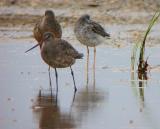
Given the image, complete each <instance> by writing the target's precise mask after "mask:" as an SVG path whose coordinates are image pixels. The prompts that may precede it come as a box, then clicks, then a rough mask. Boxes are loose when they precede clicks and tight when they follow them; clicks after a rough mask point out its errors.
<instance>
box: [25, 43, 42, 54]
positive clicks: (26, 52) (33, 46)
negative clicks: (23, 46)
mask: <svg viewBox="0 0 160 129" xmlns="http://www.w3.org/2000/svg"><path fill="white" fill-rule="evenodd" d="M37 46H39V44H36V45H35V46H33V47H32V48H30V49H28V50H27V51H25V53H27V52H29V51H30V50H32V49H34V48H36V47H37Z"/></svg>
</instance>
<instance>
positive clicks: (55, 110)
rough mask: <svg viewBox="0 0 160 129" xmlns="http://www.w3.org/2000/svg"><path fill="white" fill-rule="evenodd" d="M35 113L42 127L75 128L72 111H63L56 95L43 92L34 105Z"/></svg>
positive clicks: (44, 128) (54, 128)
mask: <svg viewBox="0 0 160 129" xmlns="http://www.w3.org/2000/svg"><path fill="white" fill-rule="evenodd" d="M33 107H34V108H33V109H34V110H33V112H34V114H35V116H37V117H36V119H37V120H38V123H39V128H40V129H64V128H65V129H66V128H74V127H75V124H74V119H73V118H72V116H71V114H70V113H62V112H61V110H60V107H59V104H58V101H57V100H56V97H55V96H52V97H51V96H50V94H43V95H42V94H41V97H39V96H38V97H37V99H36V102H35V104H34V106H33Z"/></svg>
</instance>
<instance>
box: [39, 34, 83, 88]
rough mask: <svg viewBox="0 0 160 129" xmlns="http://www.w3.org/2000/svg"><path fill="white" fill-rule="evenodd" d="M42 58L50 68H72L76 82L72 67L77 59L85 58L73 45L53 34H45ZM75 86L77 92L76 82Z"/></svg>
mask: <svg viewBox="0 0 160 129" xmlns="http://www.w3.org/2000/svg"><path fill="white" fill-rule="evenodd" d="M41 56H42V59H43V60H44V61H45V62H46V63H47V64H48V65H49V66H50V67H52V68H55V70H56V68H66V67H70V69H71V74H72V76H73V81H74V75H73V71H72V68H71V66H72V65H73V64H74V63H75V61H76V59H81V58H82V57H83V54H81V53H79V52H78V51H77V50H76V49H74V48H73V47H72V45H70V44H69V43H68V42H67V41H65V40H62V39H57V38H55V37H54V35H53V34H52V33H51V32H45V33H44V34H43V43H42V47H41ZM56 78H57V76H56ZM74 86H75V91H76V90H77V89H76V85H75V81H74ZM57 88H58V81H57Z"/></svg>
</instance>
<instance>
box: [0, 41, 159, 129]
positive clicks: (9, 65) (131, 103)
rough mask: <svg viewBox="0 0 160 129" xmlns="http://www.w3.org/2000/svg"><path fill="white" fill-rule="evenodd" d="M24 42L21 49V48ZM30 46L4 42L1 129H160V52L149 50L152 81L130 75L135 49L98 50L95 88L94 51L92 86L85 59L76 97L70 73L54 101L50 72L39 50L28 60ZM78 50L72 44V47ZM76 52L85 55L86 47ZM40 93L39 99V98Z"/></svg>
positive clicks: (78, 67)
mask: <svg viewBox="0 0 160 129" xmlns="http://www.w3.org/2000/svg"><path fill="white" fill-rule="evenodd" d="M22 42H23V43H22ZM30 42H33V41H32V40H23V39H13V40H2V41H1V44H0V69H1V70H0V82H1V86H0V96H1V97H0V109H1V110H0V128H1V129H22V128H23V129H38V128H41V129H60V128H61V129H62V128H74V129H98V128H100V129H107V128H108V129H134V128H136V129H159V128H160V123H159V119H160V112H159V106H160V99H159V98H160V92H159V91H160V82H159V79H160V76H159V72H160V69H159V66H158V64H159V58H160V57H159V51H160V47H159V46H156V47H151V48H147V50H146V52H147V54H146V55H150V57H149V62H148V63H149V64H150V65H151V67H152V69H151V72H150V74H148V78H149V80H148V81H142V82H141V81H140V82H139V81H138V80H137V76H136V73H135V77H134V78H133V76H131V73H130V52H131V46H130V45H128V46H126V47H123V48H113V47H111V46H107V45H101V46H99V47H97V58H96V59H97V61H96V79H95V82H96V83H95V85H93V71H92V64H93V61H92V60H93V52H92V51H93V50H92V49H90V51H91V55H90V60H91V61H90V68H89V84H88V86H87V85H86V72H85V64H86V58H85V57H86V56H85V57H84V59H82V60H77V62H76V64H75V65H74V66H73V70H74V73H75V79H76V84H77V88H78V92H77V93H76V94H75V99H74V89H73V82H72V76H71V74H70V70H69V69H58V75H59V92H58V99H57V102H56V91H55V76H54V70H52V75H51V76H52V84H53V97H52V98H51V96H50V90H49V79H48V71H47V69H48V66H47V65H46V64H45V63H44V62H43V61H42V59H41V57H40V55H39V49H38V48H37V49H35V50H33V51H32V52H30V53H28V54H25V53H24V51H25V50H27V49H28V48H30V47H31V46H32V45H33V43H30ZM73 45H74V44H73ZM75 47H76V49H78V50H79V51H81V52H83V53H84V54H85V53H86V51H85V50H86V49H85V47H84V46H81V45H80V44H75ZM40 91H41V97H39V93H40Z"/></svg>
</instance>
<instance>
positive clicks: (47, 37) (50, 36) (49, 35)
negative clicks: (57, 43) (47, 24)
mask: <svg viewBox="0 0 160 129" xmlns="http://www.w3.org/2000/svg"><path fill="white" fill-rule="evenodd" d="M50 39H54V35H53V33H51V32H45V33H44V34H43V41H46V40H50Z"/></svg>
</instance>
